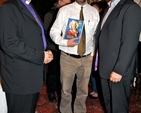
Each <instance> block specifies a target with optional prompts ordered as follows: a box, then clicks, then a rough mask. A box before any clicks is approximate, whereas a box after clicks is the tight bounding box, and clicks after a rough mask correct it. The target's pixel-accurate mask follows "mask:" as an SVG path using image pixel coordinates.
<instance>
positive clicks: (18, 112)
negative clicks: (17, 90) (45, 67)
mask: <svg viewBox="0 0 141 113" xmlns="http://www.w3.org/2000/svg"><path fill="white" fill-rule="evenodd" d="M38 97H39V93H35V94H26V95H18V94H10V93H6V100H7V108H8V113H35V109H36V105H37V101H38Z"/></svg>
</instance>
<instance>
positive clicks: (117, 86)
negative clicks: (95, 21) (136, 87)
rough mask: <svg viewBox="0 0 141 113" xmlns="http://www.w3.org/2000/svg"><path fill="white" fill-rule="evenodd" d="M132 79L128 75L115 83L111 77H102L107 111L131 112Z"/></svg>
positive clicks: (114, 112)
mask: <svg viewBox="0 0 141 113" xmlns="http://www.w3.org/2000/svg"><path fill="white" fill-rule="evenodd" d="M131 81H132V80H131V79H130V78H128V77H123V78H122V80H121V81H120V82H117V83H113V82H111V81H109V79H101V86H102V94H103V99H104V104H105V107H106V110H107V111H106V113H129V100H130V85H131Z"/></svg>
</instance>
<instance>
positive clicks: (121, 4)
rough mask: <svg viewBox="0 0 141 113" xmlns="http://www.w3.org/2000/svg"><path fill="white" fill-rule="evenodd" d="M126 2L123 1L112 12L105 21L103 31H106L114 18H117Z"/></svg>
mask: <svg viewBox="0 0 141 113" xmlns="http://www.w3.org/2000/svg"><path fill="white" fill-rule="evenodd" d="M124 2H125V0H121V1H120V2H119V3H118V4H117V5H116V6H115V8H114V9H113V10H112V12H111V13H110V15H109V16H108V18H107V20H106V21H105V23H104V25H103V27H102V29H104V28H105V27H106V26H107V24H108V23H109V22H110V21H111V20H112V19H113V18H114V17H116V16H117V15H118V14H119V13H118V12H119V11H120V9H121V8H122V6H123V4H124Z"/></svg>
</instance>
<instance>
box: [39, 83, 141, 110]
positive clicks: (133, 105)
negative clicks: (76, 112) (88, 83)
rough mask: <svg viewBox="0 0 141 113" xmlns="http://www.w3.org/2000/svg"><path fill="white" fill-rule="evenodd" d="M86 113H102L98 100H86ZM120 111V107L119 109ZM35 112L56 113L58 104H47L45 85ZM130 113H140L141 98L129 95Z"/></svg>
mask: <svg viewBox="0 0 141 113" xmlns="http://www.w3.org/2000/svg"><path fill="white" fill-rule="evenodd" d="M86 105H87V113H104V112H103V109H102V107H101V104H100V101H99V99H98V98H97V99H89V98H87V100H86ZM119 109H120V107H119ZM36 111H37V112H38V113H58V103H57V102H54V103H51V102H49V100H48V98H47V94H46V85H45V84H44V85H43V88H42V91H41V93H40V96H39V101H38V104H37V108H36ZM130 113H141V96H140V97H139V96H136V95H134V94H132V95H131V100H130Z"/></svg>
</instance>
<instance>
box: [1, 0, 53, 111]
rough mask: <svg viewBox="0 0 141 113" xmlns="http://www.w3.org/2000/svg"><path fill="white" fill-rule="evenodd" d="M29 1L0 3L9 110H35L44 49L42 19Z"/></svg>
mask: <svg viewBox="0 0 141 113" xmlns="http://www.w3.org/2000/svg"><path fill="white" fill-rule="evenodd" d="M30 2H31V0H9V1H7V2H5V3H3V5H2V6H1V14H0V16H1V19H0V46H1V53H0V55H1V66H0V70H1V77H2V88H3V90H4V92H5V93H6V99H7V106H8V113H35V108H36V104H37V100H38V95H39V92H40V90H41V88H42V83H43V74H44V73H43V72H44V64H47V63H48V62H51V60H52V59H53V55H52V53H51V51H49V50H48V51H46V46H47V44H46V40H45V34H44V28H43V26H42V22H41V20H40V18H39V16H38V15H37V13H36V11H35V10H34V8H33V7H32V5H31V4H30Z"/></svg>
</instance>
